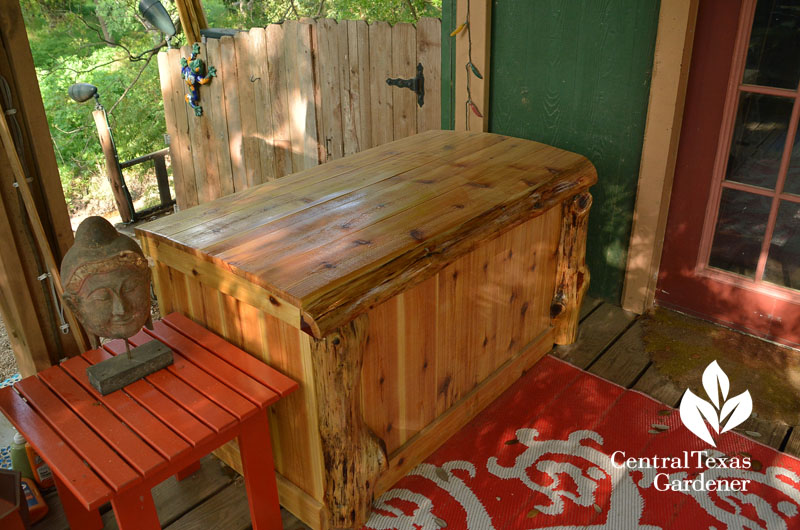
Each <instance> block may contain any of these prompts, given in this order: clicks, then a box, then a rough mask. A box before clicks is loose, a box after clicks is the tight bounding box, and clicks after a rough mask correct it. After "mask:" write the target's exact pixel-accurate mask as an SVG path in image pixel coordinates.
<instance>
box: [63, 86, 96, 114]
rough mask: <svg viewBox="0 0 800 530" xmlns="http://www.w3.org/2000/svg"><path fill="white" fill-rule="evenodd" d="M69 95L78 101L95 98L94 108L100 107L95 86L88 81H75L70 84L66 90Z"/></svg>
mask: <svg viewBox="0 0 800 530" xmlns="http://www.w3.org/2000/svg"><path fill="white" fill-rule="evenodd" d="M67 93H68V94H69V97H71V98H72V99H73V100H74V101H77V102H78V103H84V102H86V101H89V100H90V99H92V98H94V99H95V108H102V105H100V94H99V93H98V92H97V87H96V86H94V85H90V84H89V83H75V84H74V85H70V87H69V89H68V90H67Z"/></svg>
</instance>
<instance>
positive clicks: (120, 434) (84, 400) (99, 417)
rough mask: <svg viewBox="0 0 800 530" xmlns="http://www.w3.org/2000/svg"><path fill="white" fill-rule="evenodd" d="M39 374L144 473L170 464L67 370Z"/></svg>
mask: <svg viewBox="0 0 800 530" xmlns="http://www.w3.org/2000/svg"><path fill="white" fill-rule="evenodd" d="M38 377H39V380H41V381H43V382H44V383H45V385H47V386H48V387H50V390H51V391H53V392H54V393H55V394H56V395H57V396H58V397H60V398H61V400H62V401H63V402H64V403H66V405H67V406H68V407H69V408H70V409H71V410H72V411H73V412H74V413H75V414H77V415H78V416H80V417H81V419H83V421H84V422H86V424H87V425H88V426H89V427H91V428H92V429H93V430H94V431H95V432H96V433H97V434H98V435H99V436H100V437H101V438H102V439H103V440H105V442H106V443H107V444H108V445H109V446H111V447H112V448H113V449H114V450H115V451H116V452H117V453H118V454H119V455H120V456H121V457H122V458H123V459H124V460H126V461H127V462H128V463H129V464H130V465H131V466H133V467H134V468H135V469H136V471H138V472H139V473H140V474H141V475H145V474H146V473H150V472H154V471H157V470H159V469H161V468H163V467H165V466H166V465H167V461H166V460H165V459H164V458H162V457H161V455H159V454H158V453H156V452H155V451H154V450H153V448H151V447H150V446H149V445H148V444H147V443H146V442H144V441H143V440H142V439H141V438H139V437H138V436H137V435H136V433H134V432H133V431H132V430H131V429H130V428H129V427H128V426H127V425H126V424H125V423H123V422H121V421H120V420H119V419H117V417H116V416H114V415H113V414H112V413H111V412H110V411H109V410H108V409H107V408H105V407H104V406H102V405H101V404H100V403H99V402H98V401H96V400H95V399H94V398H93V397H92V396H91V394H89V393H88V392H87V391H86V390H84V389H83V388H82V387H81V386H80V385H79V384H78V383H77V382H76V381H75V380H74V379H72V377H70V376H69V374H68V373H67V372H65V371H64V370H62V369H60V368H59V369H55V370H44V371H43V372H41V373H40V374H39V376H38Z"/></svg>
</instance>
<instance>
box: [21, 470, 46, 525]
mask: <svg viewBox="0 0 800 530" xmlns="http://www.w3.org/2000/svg"><path fill="white" fill-rule="evenodd" d="M22 492H23V493H24V494H25V501H26V502H27V503H28V518H29V520H30V522H31V524H34V523H37V522H39V521H41V520H42V518H43V517H44V516H45V515H47V511H48V510H49V508H48V507H47V504H46V503H45V502H44V497H42V494H41V493H39V489H38V488H37V487H36V484H35V483H34V482H33V480H31V479H29V478H27V477H22Z"/></svg>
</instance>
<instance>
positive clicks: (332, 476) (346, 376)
mask: <svg viewBox="0 0 800 530" xmlns="http://www.w3.org/2000/svg"><path fill="white" fill-rule="evenodd" d="M367 327H368V319H367V316H366V315H361V316H358V317H356V318H355V319H354V320H352V321H351V322H350V323H348V324H346V325H344V326H342V327H341V328H339V329H337V330H336V331H334V332H332V333H330V334H329V335H328V336H326V337H325V338H324V339H321V340H317V339H311V349H312V351H311V353H312V359H313V363H314V388H315V390H316V394H317V411H318V414H319V433H320V437H321V438H322V453H323V458H324V459H325V501H324V502H325V505H326V506H327V508H328V512H329V514H330V520H329V525H328V526H329V527H330V528H361V527H362V526H364V523H366V522H367V518H368V517H369V512H370V506H371V505H372V500H373V499H372V495H373V491H374V489H375V484H376V483H377V480H378V476H380V474H381V473H382V472H383V471H385V470H386V469H387V466H388V460H387V458H386V445H385V443H384V442H383V440H381V439H380V438H378V437H377V436H376V435H375V434H374V433H373V432H372V431H370V429H369V427H367V425H366V423H365V422H364V418H363V415H362V412H361V411H362V405H361V364H362V361H363V354H364V348H365V347H366V342H367Z"/></svg>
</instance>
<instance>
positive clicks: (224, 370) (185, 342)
mask: <svg viewBox="0 0 800 530" xmlns="http://www.w3.org/2000/svg"><path fill="white" fill-rule="evenodd" d="M153 328H154V329H153V331H147V333H148V334H150V335H152V336H154V337H156V338H157V339H159V340H160V341H161V342H163V343H164V344H167V345H168V346H169V347H170V348H172V349H173V350H177V351H180V352H181V353H182V354H183V355H184V356H185V357H186V359H187V360H189V361H190V362H192V363H194V364H195V365H197V366H198V367H199V368H200V369H202V370H205V371H206V372H208V373H211V374H214V376H215V377H216V378H218V379H219V380H220V381H222V382H223V383H225V384H226V385H228V387H230V388H232V389H234V388H235V389H236V391H237V392H238V393H240V394H242V395H243V396H244V397H246V398H247V399H249V400H250V401H252V402H253V403H255V404H256V405H258V406H261V407H264V406H266V405H270V404H272V403H274V402H276V401H277V400H278V398H279V396H278V395H277V394H276V393H275V392H273V391H272V390H270V389H269V388H268V387H266V386H264V385H262V384H261V383H259V382H258V381H256V380H255V379H252V378H251V377H250V376H249V375H248V374H246V373H245V372H243V371H241V370H239V369H238V368H236V367H234V366H232V365H230V364H228V363H227V362H225V361H223V360H222V359H220V358H219V357H217V356H215V355H213V354H212V353H211V352H209V351H208V350H206V349H205V348H203V347H202V346H200V345H198V344H197V343H195V342H194V341H192V340H190V339H188V338H187V337H185V336H184V335H182V334H181V333H179V332H177V331H176V330H174V329H172V328H170V327H169V326H167V325H166V324H162V323H161V322H156V323H155V324H154V325H153Z"/></svg>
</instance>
